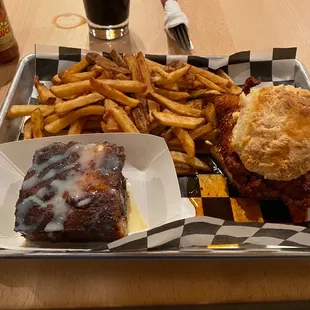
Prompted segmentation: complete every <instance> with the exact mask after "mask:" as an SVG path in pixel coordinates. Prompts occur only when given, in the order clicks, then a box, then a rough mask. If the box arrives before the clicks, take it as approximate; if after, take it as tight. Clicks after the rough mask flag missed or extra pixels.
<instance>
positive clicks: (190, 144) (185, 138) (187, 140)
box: [172, 127, 195, 157]
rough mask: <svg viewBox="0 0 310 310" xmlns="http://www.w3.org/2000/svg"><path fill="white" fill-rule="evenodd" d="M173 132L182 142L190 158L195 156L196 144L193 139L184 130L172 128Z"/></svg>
mask: <svg viewBox="0 0 310 310" xmlns="http://www.w3.org/2000/svg"><path fill="white" fill-rule="evenodd" d="M172 130H173V132H174V134H175V135H176V136H177V138H178V139H179V140H180V142H181V144H182V146H183V148H184V151H185V152H186V153H187V155H188V156H189V157H194V156H195V142H194V140H193V139H192V137H191V136H190V135H189V133H188V132H187V131H186V130H184V129H182V128H177V127H172Z"/></svg>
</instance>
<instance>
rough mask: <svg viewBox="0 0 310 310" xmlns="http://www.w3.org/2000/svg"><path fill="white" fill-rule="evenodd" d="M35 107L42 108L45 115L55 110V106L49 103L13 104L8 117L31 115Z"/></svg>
mask: <svg viewBox="0 0 310 310" xmlns="http://www.w3.org/2000/svg"><path fill="white" fill-rule="evenodd" d="M35 109H40V110H41V112H42V114H43V115H46V116H47V115H50V114H52V113H53V112H54V111H55V108H54V106H49V105H37V104H28V105H23V104H21V105H13V106H11V108H10V110H9V111H8V113H7V115H6V117H7V118H16V117H23V116H29V115H31V113H32V112H33V111H34V110H35Z"/></svg>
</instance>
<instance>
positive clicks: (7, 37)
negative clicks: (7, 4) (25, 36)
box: [0, 7, 14, 51]
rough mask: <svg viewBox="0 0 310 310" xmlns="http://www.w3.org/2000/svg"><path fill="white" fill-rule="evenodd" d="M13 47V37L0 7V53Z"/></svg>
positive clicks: (4, 13)
mask: <svg viewBox="0 0 310 310" xmlns="http://www.w3.org/2000/svg"><path fill="white" fill-rule="evenodd" d="M13 45H14V37H13V33H12V30H11V27H10V24H9V21H8V18H7V16H6V12H5V11H4V10H3V9H2V8H1V7H0V51H4V50H6V49H8V48H10V47H11V46H13Z"/></svg>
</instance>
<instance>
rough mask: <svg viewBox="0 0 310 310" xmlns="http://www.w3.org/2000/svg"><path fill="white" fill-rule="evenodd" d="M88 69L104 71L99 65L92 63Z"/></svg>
mask: <svg viewBox="0 0 310 310" xmlns="http://www.w3.org/2000/svg"><path fill="white" fill-rule="evenodd" d="M87 71H100V72H102V71H103V68H102V67H100V66H98V65H90V66H88V67H87Z"/></svg>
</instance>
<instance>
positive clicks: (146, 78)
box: [136, 52, 154, 94]
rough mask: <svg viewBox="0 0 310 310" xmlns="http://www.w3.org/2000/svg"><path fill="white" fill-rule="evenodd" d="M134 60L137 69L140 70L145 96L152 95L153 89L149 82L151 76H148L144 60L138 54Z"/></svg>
mask: <svg viewBox="0 0 310 310" xmlns="http://www.w3.org/2000/svg"><path fill="white" fill-rule="evenodd" d="M136 58H137V62H138V65H139V68H140V72H141V76H142V80H143V82H144V84H145V85H146V91H145V94H147V93H153V92H154V87H153V84H152V82H151V74H150V71H149V68H148V66H147V64H146V62H145V58H144V55H143V53H141V52H139V53H138V54H137V56H136Z"/></svg>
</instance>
